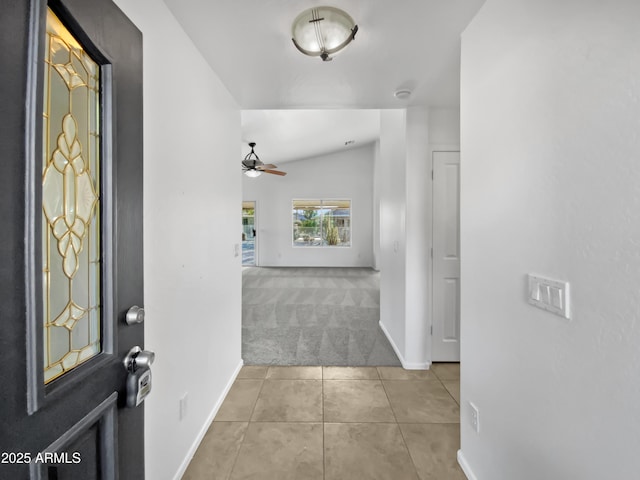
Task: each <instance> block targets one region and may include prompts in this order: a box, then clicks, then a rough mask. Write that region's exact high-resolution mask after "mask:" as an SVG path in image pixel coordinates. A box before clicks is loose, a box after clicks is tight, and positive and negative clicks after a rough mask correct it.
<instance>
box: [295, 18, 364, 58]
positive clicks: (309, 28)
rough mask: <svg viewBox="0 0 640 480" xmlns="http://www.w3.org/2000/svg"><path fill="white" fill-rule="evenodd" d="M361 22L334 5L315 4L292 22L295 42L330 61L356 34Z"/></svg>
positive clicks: (309, 53)
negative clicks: (357, 23) (358, 24)
mask: <svg viewBox="0 0 640 480" xmlns="http://www.w3.org/2000/svg"><path fill="white" fill-rule="evenodd" d="M357 32H358V26H357V25H356V23H355V22H354V21H353V18H351V16H350V15H349V14H348V13H347V12H345V11H343V10H340V9H339V8H335V7H315V8H310V9H308V10H305V11H304V12H302V13H301V14H300V15H298V16H297V17H296V19H295V20H294V21H293V25H292V26H291V34H292V38H291V40H292V41H293V44H294V45H295V46H296V48H297V49H298V50H300V51H301V52H302V53H304V54H305V55H309V56H310V57H320V58H322V60H323V61H325V62H327V61H329V60H332V57H331V55H335V54H336V53H338V52H339V51H340V50H342V49H343V48H345V47H346V46H347V45H349V43H351V41H352V40H353V39H354V38H355V37H356V33H357Z"/></svg>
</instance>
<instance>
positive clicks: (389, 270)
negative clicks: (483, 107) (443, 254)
mask: <svg viewBox="0 0 640 480" xmlns="http://www.w3.org/2000/svg"><path fill="white" fill-rule="evenodd" d="M406 130H407V118H406V111H405V110H382V111H381V112H380V154H379V155H378V157H377V159H376V160H377V164H376V174H375V176H376V178H377V179H378V181H379V183H378V185H377V189H376V190H377V192H376V193H377V195H378V198H376V199H375V201H376V202H378V204H379V209H380V252H379V258H378V266H379V268H380V326H381V327H382V329H383V330H384V332H385V333H386V335H387V337H388V338H389V341H390V342H391V344H392V345H393V347H394V349H395V350H396V353H397V354H398V357H399V358H400V361H402V362H403V364H404V363H406V359H405V358H404V355H405V352H406V341H405V333H406V317H405V312H406V296H405V295H406V288H405V282H406V208H407V205H406V171H407V145H406Z"/></svg>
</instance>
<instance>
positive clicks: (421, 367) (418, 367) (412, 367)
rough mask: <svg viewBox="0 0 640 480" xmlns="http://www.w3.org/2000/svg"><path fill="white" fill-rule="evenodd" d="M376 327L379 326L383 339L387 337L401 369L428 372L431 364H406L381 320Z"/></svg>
mask: <svg viewBox="0 0 640 480" xmlns="http://www.w3.org/2000/svg"><path fill="white" fill-rule="evenodd" d="M378 325H380V328H381V329H382V332H383V333H384V335H385V337H387V340H389V343H390V344H391V348H393V351H394V352H396V355H397V356H398V360H400V363H401V364H402V368H404V369H405V370H429V367H431V362H423V363H415V362H407V361H406V360H405V359H404V357H403V356H402V353H400V350H399V349H398V346H397V345H396V342H394V341H393V338H391V335H389V331H388V330H387V327H385V326H384V324H383V323H382V320H380V321H379V322H378Z"/></svg>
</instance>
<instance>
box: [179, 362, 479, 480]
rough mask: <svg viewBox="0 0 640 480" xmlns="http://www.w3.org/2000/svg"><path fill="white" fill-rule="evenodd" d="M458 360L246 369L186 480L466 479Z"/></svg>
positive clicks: (228, 398) (207, 436)
mask: <svg viewBox="0 0 640 480" xmlns="http://www.w3.org/2000/svg"><path fill="white" fill-rule="evenodd" d="M459 402H460V366H459V364H452V363H449V364H444V363H443V364H434V365H433V366H432V369H431V370H429V371H424V370H421V371H416V370H413V371H410V370H403V369H402V368H399V367H259V366H246V367H243V368H242V370H241V371H240V374H239V375H238V378H237V379H236V381H235V382H234V384H233V386H232V387H231V390H230V391H229V394H228V395H227V397H226V399H225V401H224V402H223V404H222V406H221V407H220V410H219V411H218V414H217V416H216V418H215V420H214V422H213V423H212V425H211V427H210V428H209V431H208V432H207V434H206V435H205V437H204V439H203V441H202V443H201V444H200V447H199V448H198V450H197V452H196V453H195V455H194V457H193V460H192V461H191V464H190V465H189V468H188V469H187V471H186V472H185V475H184V476H183V479H185V480H204V479H207V480H210V479H215V480H218V479H220V480H239V479H256V480H272V479H273V480H289V479H290V480H307V479H309V480H311V479H318V480H369V479H371V480H377V479H379V480H405V479H407V480H408V479H411V480H418V479H419V480H464V479H465V478H466V477H465V476H464V474H463V473H462V470H461V469H460V467H459V466H458V464H457V462H456V452H457V450H458V448H459V447H460V424H459V422H460V406H459Z"/></svg>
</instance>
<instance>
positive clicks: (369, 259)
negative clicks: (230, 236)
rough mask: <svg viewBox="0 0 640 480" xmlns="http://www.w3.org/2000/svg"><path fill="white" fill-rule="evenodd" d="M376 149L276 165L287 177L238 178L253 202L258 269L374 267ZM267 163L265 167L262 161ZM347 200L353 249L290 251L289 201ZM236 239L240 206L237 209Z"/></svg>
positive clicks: (358, 149) (367, 147) (244, 196)
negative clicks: (374, 170) (349, 202)
mask: <svg viewBox="0 0 640 480" xmlns="http://www.w3.org/2000/svg"><path fill="white" fill-rule="evenodd" d="M374 155H375V153H374V145H373V144H369V145H365V146H362V147H360V148H354V149H349V150H345V151H342V152H338V153H334V154H331V155H325V156H322V157H316V158H310V159H305V160H296V161H293V162H287V163H283V164H280V165H279V168H280V169H281V170H283V171H286V172H287V175H286V176H285V177H280V176H276V175H268V174H263V175H261V176H260V177H258V178H249V177H247V176H246V175H242V179H243V180H242V188H243V199H244V200H246V201H250V200H255V201H256V202H257V204H256V216H257V235H258V239H257V244H258V262H259V265H261V266H288V267H293V266H325V267H371V266H372V265H373V241H372V235H373V234H372V232H373V173H372V171H373V163H374ZM265 163H268V161H267V160H265ZM294 198H300V199H313V198H319V199H331V198H334V199H343V198H344V199H351V247H339V248H338V247H336V248H313V247H294V246H293V245H292V240H293V229H292V228H293V227H292V217H291V201H292V200H293V199H294ZM237 214H238V221H237V228H236V230H237V231H238V238H239V236H240V232H241V227H240V203H238V207H237Z"/></svg>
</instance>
